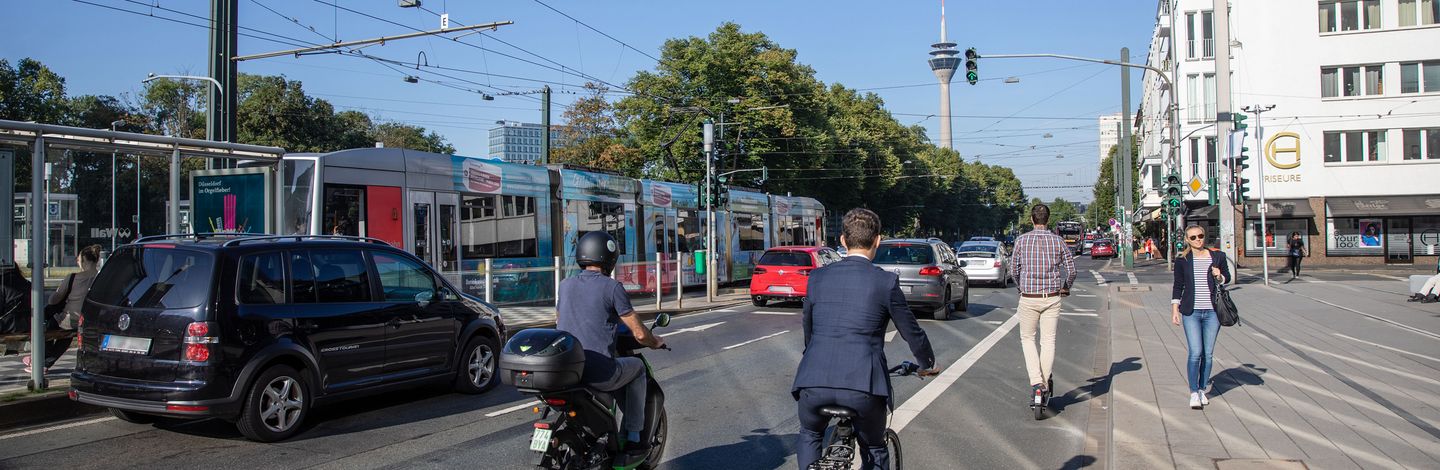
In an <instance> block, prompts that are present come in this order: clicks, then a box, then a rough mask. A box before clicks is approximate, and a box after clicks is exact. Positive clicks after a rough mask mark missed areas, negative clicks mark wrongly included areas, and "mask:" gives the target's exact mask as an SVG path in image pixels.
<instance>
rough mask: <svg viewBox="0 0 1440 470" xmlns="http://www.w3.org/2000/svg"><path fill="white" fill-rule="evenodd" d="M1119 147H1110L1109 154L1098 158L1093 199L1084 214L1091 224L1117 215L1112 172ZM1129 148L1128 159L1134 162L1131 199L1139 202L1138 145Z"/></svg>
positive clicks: (1131, 173)
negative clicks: (1098, 173)
mask: <svg viewBox="0 0 1440 470" xmlns="http://www.w3.org/2000/svg"><path fill="white" fill-rule="evenodd" d="M1119 148H1120V146H1118V145H1117V146H1114V147H1110V155H1107V156H1106V157H1105V158H1104V159H1102V160H1100V175H1099V177H1097V178H1096V179H1095V189H1094V192H1093V194H1094V195H1095V200H1094V201H1092V202H1091V203H1090V206H1089V207H1087V208H1086V209H1087V211H1086V216H1087V218H1088V219H1089V220H1090V222H1091V223H1090V225H1092V226H1098V225H1100V224H1103V223H1104V221H1107V220H1110V218H1111V217H1116V216H1117V215H1119V214H1117V213H1116V212H1115V190H1116V181H1115V172H1114V167H1115V164H1114V161H1115V155H1116V151H1117V150H1118V149H1119ZM1130 150H1131V152H1130V155H1131V158H1130V161H1132V162H1134V163H1135V164H1134V166H1133V168H1132V169H1131V171H1130V175H1131V187H1132V188H1134V189H1135V194H1134V199H1133V200H1134V201H1135V202H1136V203H1137V204H1138V203H1139V202H1140V165H1139V160H1140V159H1139V147H1137V146H1133V145H1132V146H1131V147H1130ZM1131 210H1134V208H1131Z"/></svg>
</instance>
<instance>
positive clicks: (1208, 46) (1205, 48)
mask: <svg viewBox="0 0 1440 470" xmlns="http://www.w3.org/2000/svg"><path fill="white" fill-rule="evenodd" d="M1212 13H1213V12H1209V11H1202V12H1200V37H1201V38H1202V42H1201V44H1200V52H1201V54H1202V57H1204V58H1206V59H1210V58H1213V57H1215V19H1214V15H1213V14H1212Z"/></svg>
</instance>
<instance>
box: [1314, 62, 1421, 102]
mask: <svg viewBox="0 0 1440 470" xmlns="http://www.w3.org/2000/svg"><path fill="white" fill-rule="evenodd" d="M1437 69H1440V68H1437ZM1436 72H1437V77H1436V80H1437V81H1440V70H1437V71H1436ZM1402 81H1403V79H1402ZM1337 92H1338V93H1337ZM1384 92H1385V66H1384V65H1382V64H1374V65H1365V66H1360V65H1355V66H1349V67H1323V68H1321V69H1320V96H1321V97H1322V98H1333V97H1336V96H1379V95H1382V94H1384Z"/></svg>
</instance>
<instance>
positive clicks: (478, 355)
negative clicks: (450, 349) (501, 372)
mask: <svg viewBox="0 0 1440 470" xmlns="http://www.w3.org/2000/svg"><path fill="white" fill-rule="evenodd" d="M461 351H465V355H464V356H461V360H460V363H459V364H458V366H459V367H458V368H457V370H456V371H455V391H457V392H460V393H468V394H471V395H473V394H476V393H484V392H485V391H486V390H490V389H491V388H494V387H495V371H496V370H497V366H498V365H499V364H500V355H499V352H500V345H499V344H498V343H496V342H495V340H494V339H493V338H491V337H489V336H485V335H476V336H474V337H471V338H470V341H467V342H465V349H462V350H461Z"/></svg>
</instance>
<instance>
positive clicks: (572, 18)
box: [535, 0, 663, 63]
mask: <svg viewBox="0 0 1440 470" xmlns="http://www.w3.org/2000/svg"><path fill="white" fill-rule="evenodd" d="M535 3H539V4H540V5H541V6H543V7H545V8H549V9H550V11H553V12H555V13H559V14H560V16H564V17H566V18H569V19H570V20H571V21H574V22H576V23H579V24H580V26H584V27H586V28H590V30H591V31H594V32H597V33H600V35H601V36H605V37H607V38H610V40H611V41H615V42H617V43H620V45H622V46H625V47H627V48H630V50H632V51H635V52H639V53H640V54H641V55H643V56H645V57H649V58H650V60H654V61H655V62H657V63H663V61H661V60H660V59H659V58H656V57H655V56H653V55H650V53H648V52H645V51H642V50H640V49H636V48H635V46H631V45H629V44H626V43H625V41H621V40H619V39H615V36H611V35H609V34H606V33H605V32H604V31H601V30H598V29H595V27H594V26H590V25H589V24H586V23H585V22H584V21H580V20H578V19H575V17H573V16H570V15H569V14H567V13H565V12H563V11H560V10H556V9H555V7H552V6H550V5H549V4H547V3H545V2H542V1H540V0H535Z"/></svg>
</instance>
